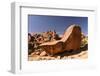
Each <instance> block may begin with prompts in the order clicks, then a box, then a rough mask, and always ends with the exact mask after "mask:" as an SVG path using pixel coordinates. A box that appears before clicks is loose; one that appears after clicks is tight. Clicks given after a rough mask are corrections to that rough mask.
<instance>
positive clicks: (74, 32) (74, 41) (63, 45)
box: [40, 24, 81, 55]
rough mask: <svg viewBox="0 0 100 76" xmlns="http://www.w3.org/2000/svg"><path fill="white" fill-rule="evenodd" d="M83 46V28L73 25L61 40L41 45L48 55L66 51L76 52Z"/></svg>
mask: <svg viewBox="0 0 100 76" xmlns="http://www.w3.org/2000/svg"><path fill="white" fill-rule="evenodd" d="M80 45H81V28H80V27H79V26H77V25H76V24H73V25H71V26H69V27H68V29H67V30H65V32H64V35H63V37H62V39H61V40H56V41H53V42H45V43H42V44H40V47H41V48H42V49H44V50H45V51H46V53H47V54H50V55H54V54H57V53H62V52H64V51H76V50H79V49H80Z"/></svg>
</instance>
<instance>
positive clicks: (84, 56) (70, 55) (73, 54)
mask: <svg viewBox="0 0 100 76" xmlns="http://www.w3.org/2000/svg"><path fill="white" fill-rule="evenodd" d="M87 58H88V51H87V50H85V51H81V52H77V53H76V52H71V53H70V52H65V53H62V54H58V55H54V56H49V55H46V54H45V52H43V53H42V54H39V53H38V52H37V54H36V53H35V54H34V53H33V54H31V55H29V56H28V60H29V61H40V60H57V59H87Z"/></svg>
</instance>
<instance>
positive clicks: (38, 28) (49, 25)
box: [28, 15, 88, 35]
mask: <svg viewBox="0 0 100 76" xmlns="http://www.w3.org/2000/svg"><path fill="white" fill-rule="evenodd" d="M71 24H78V25H80V27H81V29H82V32H83V33H84V34H86V35H88V17H73V16H72V17H71V16H43V15H28V32H46V31H48V30H54V29H55V30H56V32H57V33H58V34H63V33H64V30H65V29H66V28H67V27H68V26H69V25H71Z"/></svg>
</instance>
